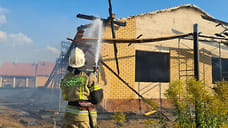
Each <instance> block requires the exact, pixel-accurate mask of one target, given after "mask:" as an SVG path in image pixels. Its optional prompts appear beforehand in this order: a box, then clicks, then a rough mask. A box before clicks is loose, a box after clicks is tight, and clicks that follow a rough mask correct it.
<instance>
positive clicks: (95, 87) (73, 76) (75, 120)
mask: <svg viewBox="0 0 228 128" xmlns="http://www.w3.org/2000/svg"><path fill="white" fill-rule="evenodd" d="M85 63H86V58H85V54H84V52H83V50H82V49H80V48H78V47H76V48H74V49H72V51H71V53H70V55H69V66H68V69H67V70H68V73H67V74H66V75H65V76H64V78H63V79H62V81H61V85H60V86H61V89H62V95H63V99H64V100H66V101H68V105H67V107H66V110H65V113H64V124H63V126H64V128H97V112H96V109H95V106H96V104H98V103H100V102H101V100H102V99H103V90H102V87H101V85H99V84H98V81H97V78H96V75H95V73H94V72H90V73H87V72H85V71H83V67H84V66H85Z"/></svg>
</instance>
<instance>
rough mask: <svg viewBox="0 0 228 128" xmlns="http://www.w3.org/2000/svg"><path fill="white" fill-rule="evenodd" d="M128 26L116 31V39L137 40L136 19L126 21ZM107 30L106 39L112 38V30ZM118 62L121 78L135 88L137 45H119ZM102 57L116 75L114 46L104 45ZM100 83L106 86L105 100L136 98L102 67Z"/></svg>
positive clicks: (108, 28)
mask: <svg viewBox="0 0 228 128" xmlns="http://www.w3.org/2000/svg"><path fill="white" fill-rule="evenodd" d="M122 21H126V22H127V23H126V24H127V25H126V26H125V27H119V28H118V29H117V30H115V33H116V38H136V37H135V35H136V34H135V33H136V30H135V19H134V18H132V19H124V20H122ZM109 26H110V25H108V27H106V28H105V31H104V38H112V33H111V28H110V27H109ZM117 49H118V53H117V55H118V61H119V71H120V74H119V75H120V77H122V78H123V79H124V80H125V81H126V82H127V83H128V84H129V85H131V87H133V88H134V86H135V44H131V45H130V46H128V44H125V43H124V44H123V43H122V44H120V43H117ZM101 56H102V59H103V60H104V62H105V63H106V64H107V65H108V66H110V68H112V69H113V70H114V71H115V72H116V73H117V68H116V61H115V58H114V46H113V44H109V43H103V44H102V48H101ZM99 81H100V83H101V84H102V85H104V90H105V99H131V98H135V94H134V93H133V92H132V91H131V90H130V89H129V88H127V87H126V85H124V84H123V83H122V82H121V81H120V80H119V79H118V78H117V77H116V76H114V75H113V74H112V73H111V72H110V71H108V70H107V69H106V68H105V67H104V66H101V72H100V77H99Z"/></svg>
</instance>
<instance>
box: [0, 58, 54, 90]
mask: <svg viewBox="0 0 228 128" xmlns="http://www.w3.org/2000/svg"><path fill="white" fill-rule="evenodd" d="M54 65H55V63H54V62H38V64H35V63H11V62H4V63H2V64H1V66H0V88H36V87H43V86H44V84H45V82H46V81H47V79H48V77H49V75H50V73H51V71H52V69H53V67H54Z"/></svg>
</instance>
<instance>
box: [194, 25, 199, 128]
mask: <svg viewBox="0 0 228 128" xmlns="http://www.w3.org/2000/svg"><path fill="white" fill-rule="evenodd" d="M193 40H194V45H193V46H194V76H195V78H196V80H197V81H198V80H199V44H198V24H194V25H193ZM199 104H200V103H199V102H198V100H197V99H195V123H196V128H199V127H200V121H199V119H200V118H199V114H198V112H199V108H198V106H199Z"/></svg>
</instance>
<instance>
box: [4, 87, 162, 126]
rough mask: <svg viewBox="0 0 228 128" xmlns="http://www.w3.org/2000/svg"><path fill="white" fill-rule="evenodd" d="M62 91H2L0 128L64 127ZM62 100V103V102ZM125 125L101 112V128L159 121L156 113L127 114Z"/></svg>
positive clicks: (41, 89) (99, 115) (142, 124)
mask: <svg viewBox="0 0 228 128" xmlns="http://www.w3.org/2000/svg"><path fill="white" fill-rule="evenodd" d="M60 93H61V92H60V89H48V88H36V89H29V88H13V89H4V88H1V89H0V117H2V118H0V128H8V127H13V128H14V127H15V128H53V127H54V125H55V126H56V128H61V126H62V124H63V115H64V110H65V106H66V104H67V103H66V102H65V101H63V99H61V94H60ZM59 101H60V102H59ZM125 114H126V119H125V121H124V124H121V125H120V124H118V122H115V121H114V120H113V117H112V115H113V113H110V112H102V113H101V112H98V126H99V128H114V127H126V128H141V127H145V120H150V119H154V120H158V117H157V114H152V115H149V116H144V115H143V113H133V112H128V113H125Z"/></svg>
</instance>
